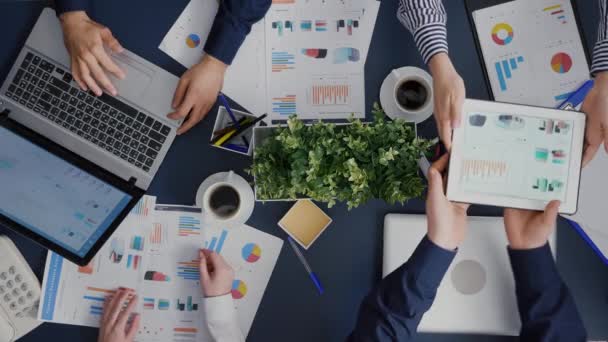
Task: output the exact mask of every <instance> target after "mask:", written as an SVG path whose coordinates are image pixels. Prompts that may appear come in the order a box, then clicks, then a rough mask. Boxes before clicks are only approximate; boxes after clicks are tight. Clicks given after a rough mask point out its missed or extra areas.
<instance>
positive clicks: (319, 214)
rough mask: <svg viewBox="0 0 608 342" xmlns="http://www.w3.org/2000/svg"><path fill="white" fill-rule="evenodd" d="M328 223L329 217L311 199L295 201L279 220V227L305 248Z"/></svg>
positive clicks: (329, 222) (329, 221)
mask: <svg viewBox="0 0 608 342" xmlns="http://www.w3.org/2000/svg"><path fill="white" fill-rule="evenodd" d="M330 224H331V218H330V217H329V216H327V214H325V213H324V212H323V210H321V208H319V207H318V206H317V205H316V204H314V203H313V202H312V201H311V200H299V201H297V202H296V204H294V205H293V207H291V209H289V211H288V212H287V214H285V216H283V218H282V219H281V221H279V227H281V228H283V230H285V231H286V232H287V234H289V235H291V237H292V238H293V239H294V240H296V241H297V242H298V243H299V244H300V245H301V246H302V247H304V248H306V249H308V247H310V246H311V245H312V243H313V242H315V240H316V239H317V238H318V237H319V235H321V233H323V231H324V230H325V228H327V227H328V226H329V225H330Z"/></svg>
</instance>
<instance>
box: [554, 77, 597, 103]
mask: <svg viewBox="0 0 608 342" xmlns="http://www.w3.org/2000/svg"><path fill="white" fill-rule="evenodd" d="M593 84H594V82H593V80H588V81H586V82H585V83H583V85H582V86H580V87H579V88H578V89H576V90H575V91H573V92H572V93H571V94H570V96H568V98H567V99H566V100H564V102H562V103H560V104H559V106H557V108H558V109H566V110H574V109H576V107H578V105H580V104H581V103H583V100H585V97H586V96H587V94H588V93H589V91H590V90H591V88H593Z"/></svg>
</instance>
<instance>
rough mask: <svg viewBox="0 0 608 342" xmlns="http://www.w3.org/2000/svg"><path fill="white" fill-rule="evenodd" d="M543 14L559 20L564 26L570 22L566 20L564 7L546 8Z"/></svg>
mask: <svg viewBox="0 0 608 342" xmlns="http://www.w3.org/2000/svg"><path fill="white" fill-rule="evenodd" d="M543 12H545V13H549V15H551V16H553V17H555V19H556V20H558V21H559V22H560V23H562V24H567V23H568V21H567V20H566V13H565V12H564V9H563V8H562V5H553V6H549V7H545V8H543Z"/></svg>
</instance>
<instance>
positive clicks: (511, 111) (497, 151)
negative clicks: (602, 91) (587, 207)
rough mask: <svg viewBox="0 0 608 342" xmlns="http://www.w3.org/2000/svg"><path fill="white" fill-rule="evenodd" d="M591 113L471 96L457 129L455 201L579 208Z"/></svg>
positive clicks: (451, 192) (451, 182)
mask: <svg viewBox="0 0 608 342" xmlns="http://www.w3.org/2000/svg"><path fill="white" fill-rule="evenodd" d="M584 131H585V116H584V114H582V113H579V112H569V111H561V110H555V109H546V108H540V107H528V106H521V105H511V104H504V103H495V102H486V101H476V100H466V101H465V105H464V107H463V117H462V124H461V125H460V127H459V128H457V129H455V130H454V137H453V145H452V155H451V157H450V171H449V177H448V190H447V195H448V198H449V199H450V200H453V201H459V202H466V203H477V204H487V205H496V206H501V207H513V208H523V209H537V210H542V209H544V207H545V206H546V204H547V203H548V202H549V201H551V200H554V199H556V200H560V201H561V202H562V204H561V206H560V212H562V213H566V214H571V213H574V212H576V208H577V202H578V187H579V178H580V169H581V158H582V150H583V137H584Z"/></svg>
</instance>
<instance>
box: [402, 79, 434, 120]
mask: <svg viewBox="0 0 608 342" xmlns="http://www.w3.org/2000/svg"><path fill="white" fill-rule="evenodd" d="M408 82H415V83H417V84H418V86H419V87H421V89H422V90H423V92H424V101H423V102H422V103H421V104H420V105H419V106H417V107H416V108H413V107H411V108H408V107H405V105H404V104H403V103H401V102H400V101H399V92H400V88H401V87H402V86H404V85H405V84H406V83H408ZM432 94H433V89H432V85H431V84H429V83H428V82H427V80H425V79H424V78H422V77H420V76H419V75H415V74H412V75H409V76H406V77H402V78H400V79H398V81H397V82H395V87H394V89H393V101H394V102H395V106H397V107H398V108H399V109H401V111H403V112H406V113H412V114H418V113H420V112H422V111H424V110H425V109H426V108H428V105H429V103H430V102H431V100H432V99H433V96H432Z"/></svg>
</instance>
